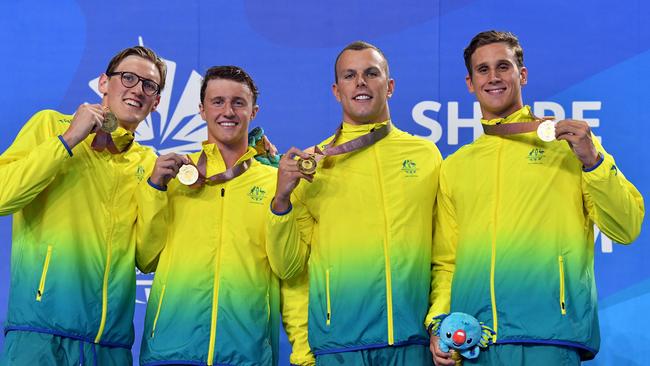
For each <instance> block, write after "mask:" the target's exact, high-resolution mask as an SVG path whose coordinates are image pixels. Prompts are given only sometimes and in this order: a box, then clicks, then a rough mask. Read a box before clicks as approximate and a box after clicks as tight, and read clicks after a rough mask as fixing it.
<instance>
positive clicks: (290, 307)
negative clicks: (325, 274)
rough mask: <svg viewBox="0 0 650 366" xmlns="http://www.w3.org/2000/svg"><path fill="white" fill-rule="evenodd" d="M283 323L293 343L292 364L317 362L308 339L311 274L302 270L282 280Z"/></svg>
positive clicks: (311, 364) (307, 364)
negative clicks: (296, 274)
mask: <svg viewBox="0 0 650 366" xmlns="http://www.w3.org/2000/svg"><path fill="white" fill-rule="evenodd" d="M280 296H281V298H282V305H281V306H282V323H283V324H284V330H285V332H286V333H287V338H289V342H290V343H291V356H290V357H289V362H290V363H291V364H292V365H300V366H313V365H315V363H316V360H315V358H314V355H313V354H312V353H311V350H310V348H309V342H308V340H307V318H308V315H309V313H308V311H309V274H308V271H307V270H305V271H302V272H301V273H300V274H299V275H298V276H295V277H293V278H291V279H288V280H283V281H281V285H280Z"/></svg>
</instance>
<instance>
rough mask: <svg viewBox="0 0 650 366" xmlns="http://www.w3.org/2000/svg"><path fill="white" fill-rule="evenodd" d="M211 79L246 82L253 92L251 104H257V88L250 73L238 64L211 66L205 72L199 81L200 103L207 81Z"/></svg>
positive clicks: (203, 96)
mask: <svg viewBox="0 0 650 366" xmlns="http://www.w3.org/2000/svg"><path fill="white" fill-rule="evenodd" d="M212 79H226V80H232V81H236V82H238V83H242V84H246V85H247V86H248V88H249V89H250V90H251V93H253V105H255V104H257V96H258V95H259V90H257V86H256V85H255V82H254V81H253V78H251V76H250V75H248V73H247V72H246V71H244V69H242V68H241V67H239V66H212V67H211V68H209V69H208V71H206V72H205V76H204V77H203V82H202V83H201V103H203V99H204V98H205V88H207V87H208V81H210V80H212Z"/></svg>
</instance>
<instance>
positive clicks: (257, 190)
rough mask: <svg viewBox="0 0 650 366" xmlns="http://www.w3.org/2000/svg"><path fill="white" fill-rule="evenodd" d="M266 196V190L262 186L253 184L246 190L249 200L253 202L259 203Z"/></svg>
mask: <svg viewBox="0 0 650 366" xmlns="http://www.w3.org/2000/svg"><path fill="white" fill-rule="evenodd" d="M265 196H266V191H265V190H264V188H262V187H258V186H253V187H252V188H251V190H250V192H248V197H250V198H251V201H252V202H254V203H261V202H262V201H263V200H264V197H265Z"/></svg>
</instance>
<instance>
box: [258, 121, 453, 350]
mask: <svg viewBox="0 0 650 366" xmlns="http://www.w3.org/2000/svg"><path fill="white" fill-rule="evenodd" d="M385 123H386V122H384V124H385ZM380 125H381V124H371V125H362V126H355V125H351V124H348V123H344V124H343V129H342V134H341V136H340V138H339V140H338V141H336V143H337V144H341V143H344V142H347V141H350V140H352V139H354V138H356V137H359V136H361V135H364V134H367V133H369V132H370V130H371V129H373V128H377V127H379V126H380ZM330 140H331V137H330V139H328V140H326V141H325V142H323V143H322V144H321V145H320V146H321V147H324V145H325V144H326V143H327V142H329V141H330ZM441 161H442V158H441V156H440V152H439V151H438V149H437V148H436V146H435V145H434V144H433V143H431V142H429V141H426V140H424V139H421V138H417V137H413V136H411V135H409V134H407V133H405V132H403V131H400V130H399V129H397V128H393V129H392V131H391V132H390V133H389V134H388V136H386V137H385V138H383V139H382V140H380V141H378V142H376V143H374V144H373V145H371V146H367V147H365V148H363V149H360V150H358V151H354V152H351V153H348V154H343V155H337V156H332V157H327V158H326V159H325V160H324V161H322V162H321V163H319V166H318V169H317V171H316V174H315V178H314V181H313V182H312V183H308V182H304V181H301V182H300V184H299V185H298V187H297V188H296V190H295V191H294V194H293V195H292V200H291V201H292V204H293V208H292V209H291V210H290V211H289V212H288V213H286V214H284V215H278V214H275V213H272V212H269V216H270V219H269V228H268V239H267V247H268V253H269V260H270V262H271V265H272V266H273V268H274V270H275V271H276V273H278V274H279V276H280V277H281V278H290V277H292V276H294V275H296V274H299V273H301V272H302V271H303V270H305V269H306V268H307V267H308V268H309V282H310V286H309V344H310V346H311V348H312V350H313V352H314V354H315V355H316V356H318V355H322V354H327V353H338V352H346V351H354V350H362V349H372V348H377V347H387V346H392V345H408V344H422V345H427V344H428V343H429V339H428V335H427V333H426V330H425V328H424V327H423V326H422V320H423V319H424V317H425V315H426V311H427V307H428V297H427V294H428V292H429V285H430V283H429V280H430V261H429V258H430V255H431V245H432V233H431V230H432V225H433V218H432V216H433V209H434V200H435V195H436V188H437V183H438V172H439V167H440V163H441Z"/></svg>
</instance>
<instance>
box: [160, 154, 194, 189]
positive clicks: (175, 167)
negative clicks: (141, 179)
mask: <svg viewBox="0 0 650 366" xmlns="http://www.w3.org/2000/svg"><path fill="white" fill-rule="evenodd" d="M191 163H192V162H191V161H190V159H189V158H188V157H187V156H185V155H178V154H175V153H169V154H165V155H161V156H159V157H158V159H156V165H155V166H154V169H153V172H152V173H151V178H149V179H150V180H151V183H153V184H155V185H157V186H160V187H166V186H167V183H169V181H170V180H171V179H172V178H174V177H179V175H181V170H183V167H187V166H189V167H192V168H194V169H196V168H195V167H194V166H193V165H190V164H191ZM182 176H183V179H186V180H187V179H190V178H191V176H190V175H188V173H187V172H185V171H183V172H182ZM179 180H180V177H179ZM196 180H198V171H197V172H196V178H195V179H194V181H195V182H196ZM193 183H194V182H193Z"/></svg>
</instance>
